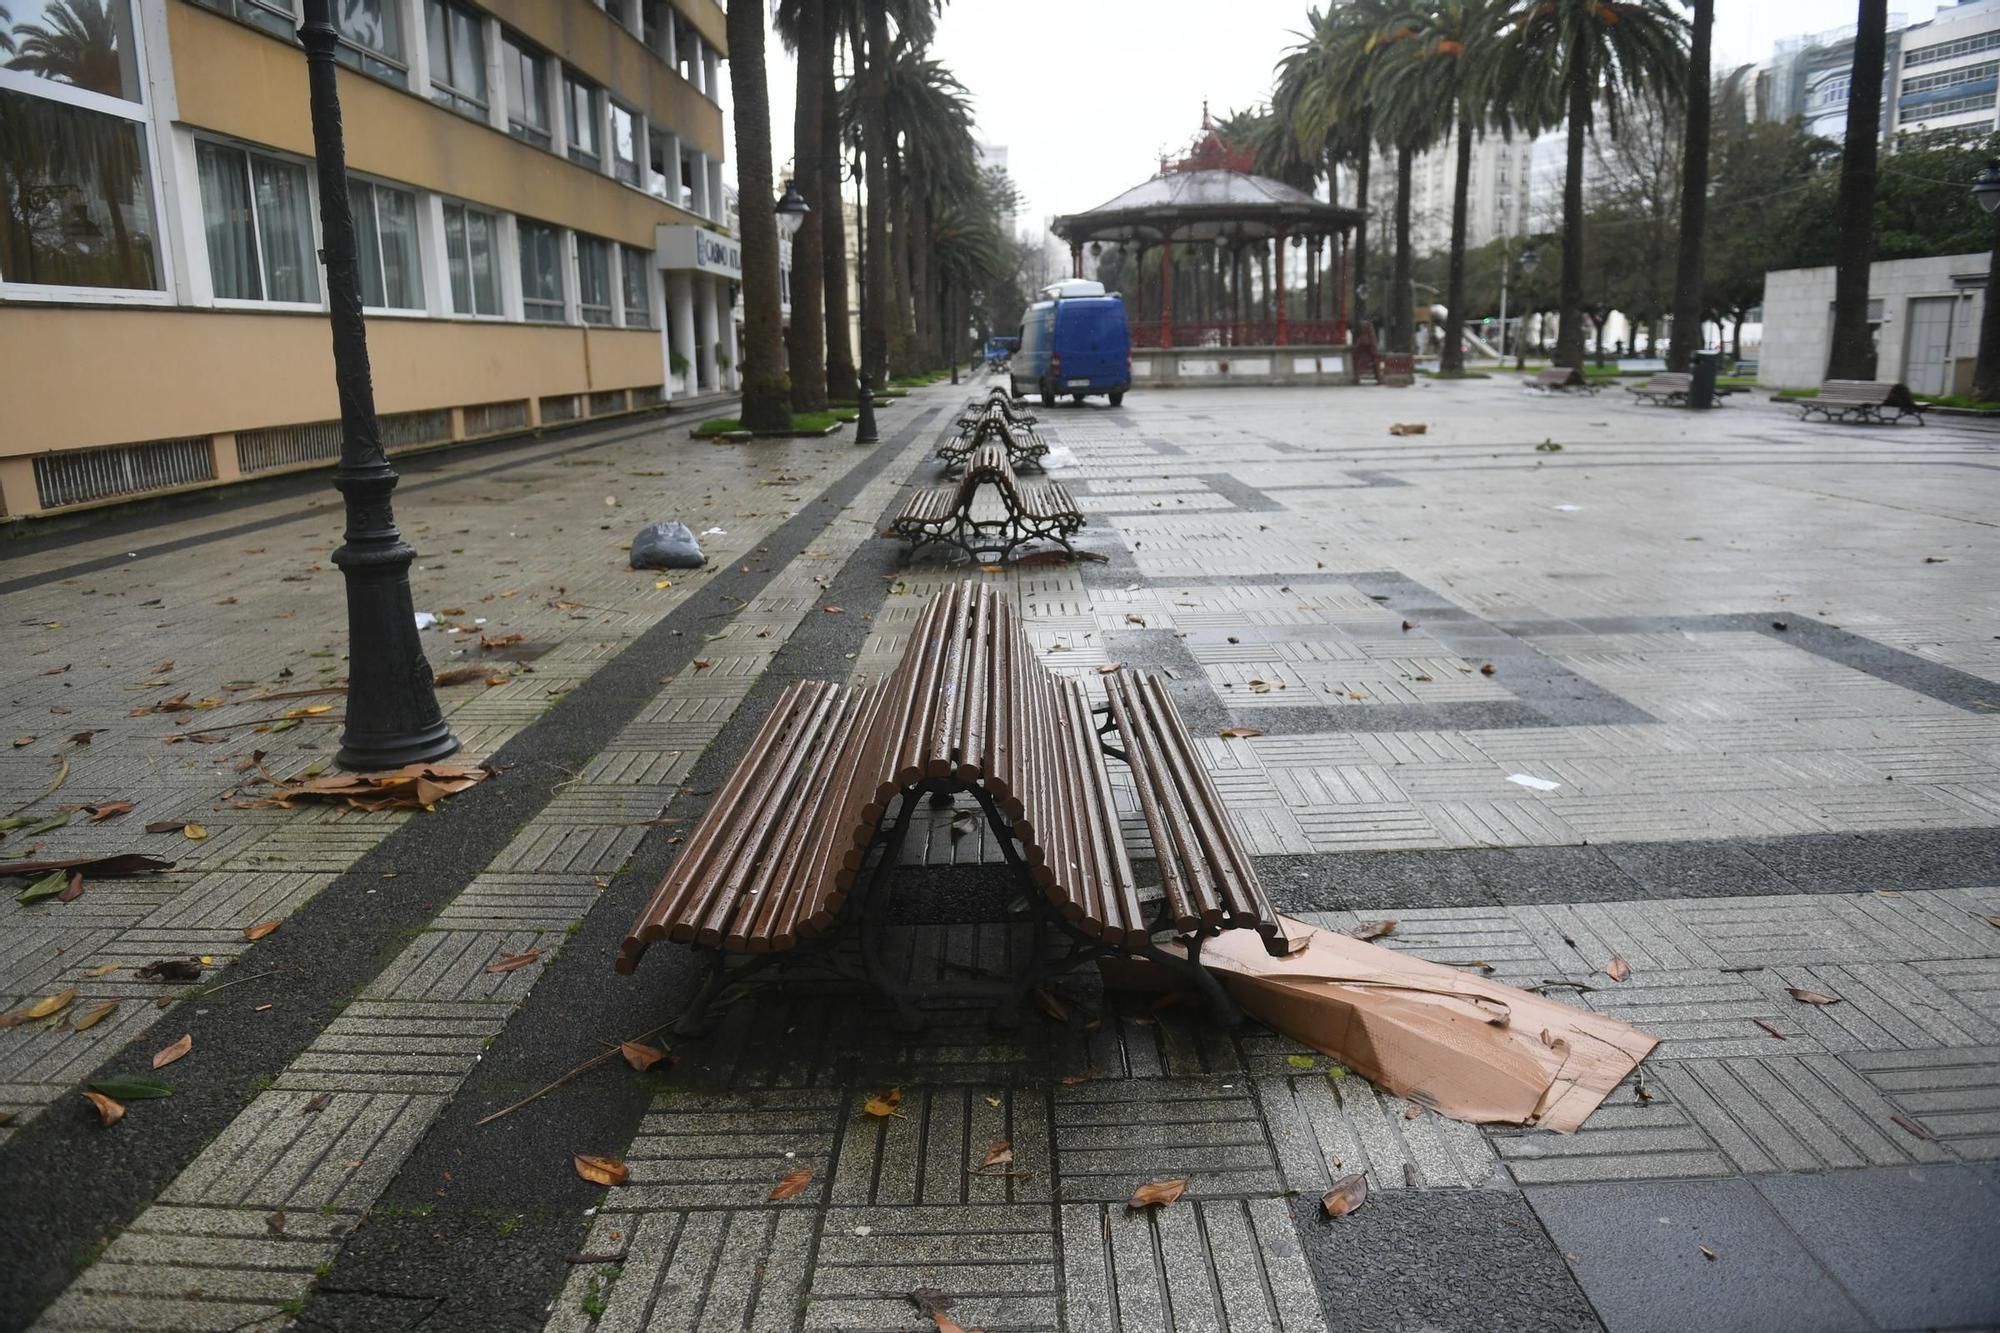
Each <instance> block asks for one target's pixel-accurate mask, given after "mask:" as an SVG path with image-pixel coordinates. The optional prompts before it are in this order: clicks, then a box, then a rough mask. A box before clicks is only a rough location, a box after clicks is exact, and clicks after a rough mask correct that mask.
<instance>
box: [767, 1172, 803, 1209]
mask: <svg viewBox="0 0 2000 1333" xmlns="http://www.w3.org/2000/svg"><path fill="white" fill-rule="evenodd" d="M812 1178H813V1173H812V1168H811V1167H809V1166H802V1167H800V1168H799V1169H798V1170H796V1171H793V1172H791V1173H790V1174H789V1175H787V1176H786V1177H785V1178H784V1179H783V1180H780V1181H779V1182H778V1185H777V1188H776V1189H773V1190H772V1191H771V1199H770V1201H771V1202H772V1203H780V1202H782V1201H784V1200H786V1199H789V1198H791V1197H792V1196H793V1195H795V1194H798V1193H799V1192H800V1191H802V1190H804V1189H805V1187H806V1186H807V1185H810V1184H811V1183H812Z"/></svg>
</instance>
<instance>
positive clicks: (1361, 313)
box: [1348, 111, 1375, 323]
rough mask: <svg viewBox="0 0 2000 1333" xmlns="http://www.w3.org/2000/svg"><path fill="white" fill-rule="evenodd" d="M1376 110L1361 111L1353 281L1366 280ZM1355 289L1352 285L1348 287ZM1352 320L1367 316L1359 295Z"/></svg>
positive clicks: (1356, 297)
mask: <svg viewBox="0 0 2000 1333" xmlns="http://www.w3.org/2000/svg"><path fill="white" fill-rule="evenodd" d="M1374 122H1375V113H1374V112H1372V111H1364V112H1362V113H1361V152H1360V154H1359V155H1358V156H1357V157H1356V158H1355V161H1354V211H1355V212H1357V213H1359V214H1360V215H1361V220H1360V221H1359V222H1357V223H1355V224H1354V283H1355V284H1361V283H1366V282H1367V281H1368V168H1369V165H1370V163H1371V159H1373V158H1374V156H1375V140H1374V138H1373V137H1372V136H1373V133H1374ZM1348 291H1349V292H1350V293H1353V292H1354V285H1350V286H1349V287H1348ZM1353 301H1354V319H1355V322H1357V323H1358V322H1359V321H1361V320H1364V319H1366V318H1368V303H1367V302H1366V301H1365V300H1363V299H1362V298H1361V296H1360V295H1359V294H1355V295H1354V296H1353Z"/></svg>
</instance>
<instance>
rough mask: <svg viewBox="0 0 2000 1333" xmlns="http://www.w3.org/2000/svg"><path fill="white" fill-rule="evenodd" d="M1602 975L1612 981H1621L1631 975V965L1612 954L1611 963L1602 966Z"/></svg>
mask: <svg viewBox="0 0 2000 1333" xmlns="http://www.w3.org/2000/svg"><path fill="white" fill-rule="evenodd" d="M1604 975H1605V976H1607V977H1610V978H1611V979H1612V980H1613V981H1623V980H1625V978H1627V977H1629V976H1631V975H1632V965H1631V964H1630V963H1628V962H1626V961H1625V960H1624V959H1623V958H1620V957H1619V956H1618V955H1617V954H1615V953H1614V954H1612V955H1611V961H1610V962H1608V963H1606V964H1605V965H1604Z"/></svg>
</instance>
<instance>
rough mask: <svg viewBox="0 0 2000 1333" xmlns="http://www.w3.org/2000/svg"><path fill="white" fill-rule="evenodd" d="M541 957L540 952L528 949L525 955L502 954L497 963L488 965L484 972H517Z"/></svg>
mask: <svg viewBox="0 0 2000 1333" xmlns="http://www.w3.org/2000/svg"><path fill="white" fill-rule="evenodd" d="M541 956H542V951H541V950H540V949H530V950H528V951H527V952H526V953H502V954H501V955H500V961H499V962H497V963H488V964H487V965H486V970H487V971H488V972H519V971H520V970H521V969H522V968H524V967H526V966H528V964H530V963H532V962H534V961H535V960H536V959H537V958H540V957H541Z"/></svg>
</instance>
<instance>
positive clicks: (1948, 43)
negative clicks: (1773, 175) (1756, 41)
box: [1755, 0, 2000, 148]
mask: <svg viewBox="0 0 2000 1333" xmlns="http://www.w3.org/2000/svg"><path fill="white" fill-rule="evenodd" d="M1888 27H1889V34H1888V41H1887V44H1886V49H1885V53H1884V61H1883V72H1882V142H1883V144H1884V146H1886V147H1889V148H1894V147H1896V146H1897V145H1898V144H1912V143H1936V142H1964V141H1976V140H1979V139H1983V138H1985V137H1986V136H1987V135H1990V134H1993V133H1994V132H1996V130H2000V97H1996V90H2000V0H1960V3H1957V4H1948V5H1943V6H1940V7H1939V9H1938V11H1937V13H1936V14H1934V15H1933V16H1932V17H1931V18H1929V19H1927V20H1925V21H1924V22H1922V23H1908V22H1907V21H1906V20H1905V18H1904V16H1903V15H1901V14H1898V13H1891V14H1890V15H1889V23H1888ZM1853 64H1854V28H1853V26H1852V25H1849V26H1847V27H1844V28H1836V29H1832V30H1830V31H1827V32H1822V33H1815V34H1812V35H1810V36H1803V37H1793V38H1787V39H1786V40H1784V41H1781V42H1779V43H1778V44H1777V47H1776V49H1775V50H1774V51H1773V53H1772V56H1771V58H1770V59H1769V60H1768V61H1766V62H1764V63H1763V64H1762V65H1760V66H1758V68H1757V71H1756V79H1755V90H1756V91H1755V102H1756V106H1757V110H1758V113H1759V114H1760V115H1761V116H1763V117H1764V118H1765V119H1768V120H1789V119H1791V118H1792V117H1794V116H1797V117H1800V118H1801V119H1802V120H1803V121H1804V123H1805V126H1806V128H1807V129H1809V130H1810V131H1812V132H1813V133H1814V134H1817V135H1820V136H1821V137H1823V138H1827V139H1832V140H1834V141H1835V142H1839V141H1840V140H1841V139H1843V138H1844V137H1846V134H1847V102H1848V92H1849V87H1850V85H1851V83H1852V81H1853Z"/></svg>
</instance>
